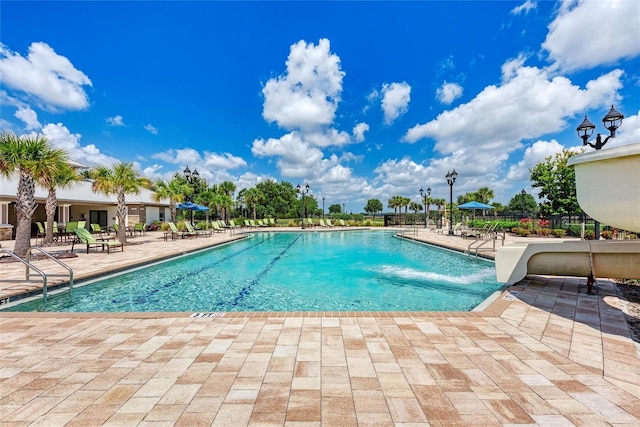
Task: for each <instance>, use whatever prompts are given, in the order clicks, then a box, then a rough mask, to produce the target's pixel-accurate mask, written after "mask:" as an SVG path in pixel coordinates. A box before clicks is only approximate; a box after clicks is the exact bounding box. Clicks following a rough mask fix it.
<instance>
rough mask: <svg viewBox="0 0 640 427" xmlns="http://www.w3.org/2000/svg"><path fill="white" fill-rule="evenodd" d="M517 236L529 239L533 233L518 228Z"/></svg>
mask: <svg viewBox="0 0 640 427" xmlns="http://www.w3.org/2000/svg"><path fill="white" fill-rule="evenodd" d="M516 234H517V235H518V236H521V237H527V236H528V235H529V234H531V232H530V231H529V229H527V228H517V229H516Z"/></svg>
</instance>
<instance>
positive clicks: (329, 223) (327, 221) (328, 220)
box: [324, 218, 333, 227]
mask: <svg viewBox="0 0 640 427" xmlns="http://www.w3.org/2000/svg"><path fill="white" fill-rule="evenodd" d="M324 222H325V224H327V227H333V224H332V223H331V220H330V219H329V218H327V219H325V220H324Z"/></svg>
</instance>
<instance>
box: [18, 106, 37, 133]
mask: <svg viewBox="0 0 640 427" xmlns="http://www.w3.org/2000/svg"><path fill="white" fill-rule="evenodd" d="M15 116H16V118H18V119H20V120H22V122H23V123H24V126H25V129H27V130H37V129H40V128H41V127H42V125H41V124H40V122H39V121H38V114H37V113H36V112H35V111H33V110H32V109H31V108H29V107H26V106H25V107H20V108H18V111H16V114H15Z"/></svg>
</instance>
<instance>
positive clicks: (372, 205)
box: [364, 199, 384, 219]
mask: <svg viewBox="0 0 640 427" xmlns="http://www.w3.org/2000/svg"><path fill="white" fill-rule="evenodd" d="M382 209H384V207H383V206H382V202H381V201H380V200H378V199H369V200H367V204H366V206H365V207H364V211H365V212H366V213H369V214H371V215H373V218H374V219H375V218H376V213H377V212H382Z"/></svg>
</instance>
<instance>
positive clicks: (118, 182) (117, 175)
mask: <svg viewBox="0 0 640 427" xmlns="http://www.w3.org/2000/svg"><path fill="white" fill-rule="evenodd" d="M91 177H92V179H93V184H92V185H91V188H92V190H93V191H95V192H97V193H103V194H106V195H110V194H115V195H116V197H117V199H118V205H117V208H116V216H117V217H118V224H120V227H119V228H118V240H120V241H121V242H122V243H123V244H126V243H127V224H126V221H125V220H126V217H127V202H126V199H125V194H127V193H129V194H131V193H133V194H137V193H138V192H139V191H140V186H141V185H142V183H143V182H144V180H143V179H142V178H141V177H140V174H139V173H138V171H136V170H135V169H134V167H133V163H124V162H122V163H118V164H116V165H114V166H113V167H112V168H108V167H106V166H100V167H98V168H96V169H94V170H93V171H92V172H91Z"/></svg>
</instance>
